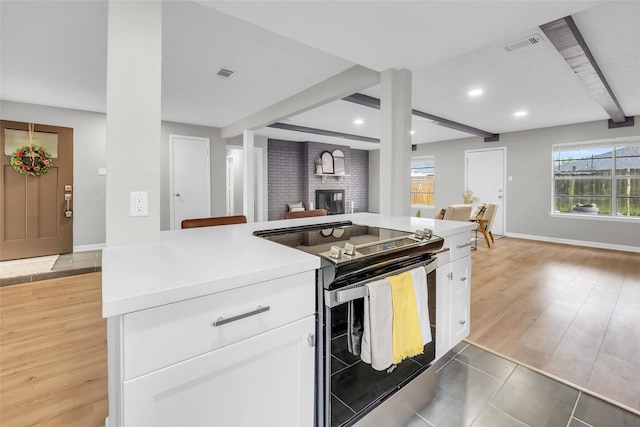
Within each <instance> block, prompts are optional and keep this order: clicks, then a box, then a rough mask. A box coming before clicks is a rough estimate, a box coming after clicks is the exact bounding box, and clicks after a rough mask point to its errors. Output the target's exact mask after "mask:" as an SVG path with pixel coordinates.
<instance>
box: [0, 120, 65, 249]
mask: <svg viewBox="0 0 640 427" xmlns="http://www.w3.org/2000/svg"><path fill="white" fill-rule="evenodd" d="M0 127H1V129H0V141H1V142H0V152H1V153H2V156H1V157H2V160H1V165H2V173H0V188H1V189H2V197H0V199H1V205H2V206H0V224H1V225H0V261H4V260H12V259H21V258H32V257H37V256H44V255H57V254H64V253H70V252H73V198H72V197H73V129H71V128H66V127H59V126H49V125H41V124H31V126H30V124H29V123H22V122H11V121H5V120H2V121H0ZM30 144H31V145H33V146H35V147H42V148H43V149H44V150H46V152H47V153H48V154H49V156H50V160H51V166H50V167H48V169H47V170H46V172H44V173H41V174H39V175H30V174H23V173H20V172H18V171H17V170H15V168H14V165H12V164H11V157H12V154H15V153H17V151H20V150H19V149H20V148H21V147H25V146H29V145H30ZM35 155H39V154H38V153H35ZM41 156H43V155H41ZM26 161H27V162H29V161H30V162H31V163H32V165H35V163H33V162H34V160H33V159H31V160H29V159H27V160H26ZM38 168H39V167H38ZM29 171H30V172H34V171H35V172H41V171H40V170H36V169H35V166H34V167H33V168H31V169H29ZM35 172H34V173H35Z"/></svg>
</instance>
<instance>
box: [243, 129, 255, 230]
mask: <svg viewBox="0 0 640 427" xmlns="http://www.w3.org/2000/svg"><path fill="white" fill-rule="evenodd" d="M242 139H243V141H242V154H243V156H242V157H243V158H244V165H242V168H243V179H242V212H243V215H244V216H246V217H247V222H254V221H255V218H254V217H255V215H254V212H255V200H256V196H255V188H254V184H253V183H254V182H255V181H256V171H255V160H254V158H255V155H254V149H253V148H254V146H255V143H254V132H253V131H252V130H245V131H244V132H243V133H242Z"/></svg>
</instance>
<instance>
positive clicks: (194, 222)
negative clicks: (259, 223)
mask: <svg viewBox="0 0 640 427" xmlns="http://www.w3.org/2000/svg"><path fill="white" fill-rule="evenodd" d="M246 222H247V217H246V216H244V215H231V216H215V217H210V218H193V219H183V220H182V222H181V223H180V226H181V227H182V228H196V227H212V226H215V225H229V224H244V223H246Z"/></svg>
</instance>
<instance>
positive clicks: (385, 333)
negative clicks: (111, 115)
mask: <svg viewBox="0 0 640 427" xmlns="http://www.w3.org/2000/svg"><path fill="white" fill-rule="evenodd" d="M366 286H367V288H368V291H369V296H368V297H365V301H364V321H363V323H364V331H363V334H362V349H361V353H360V358H361V359H362V361H363V362H365V363H369V364H371V367H372V368H373V369H375V370H377V371H383V370H385V369H387V368H389V367H390V366H391V365H393V341H392V332H393V328H392V327H393V305H392V301H391V283H390V282H389V280H387V279H383V280H378V281H375V282H372V283H369V284H367V285H366Z"/></svg>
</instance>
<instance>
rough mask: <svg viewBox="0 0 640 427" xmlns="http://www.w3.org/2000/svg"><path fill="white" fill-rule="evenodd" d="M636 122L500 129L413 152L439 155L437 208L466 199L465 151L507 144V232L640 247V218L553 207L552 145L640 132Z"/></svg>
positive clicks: (559, 239) (437, 143) (590, 244)
mask: <svg viewBox="0 0 640 427" xmlns="http://www.w3.org/2000/svg"><path fill="white" fill-rule="evenodd" d="M639 119H640V117H636V118H635V121H636V126H634V127H624V128H617V129H608V127H607V121H598V122H590V123H582V124H575V125H567V126H558V127H551V128H545V129H535V130H530V131H522V132H511V133H505V134H501V135H500V141H497V142H490V143H485V142H484V141H483V139H482V138H477V137H474V138H465V139H459V140H453V141H443V142H436V143H430V144H420V145H418V149H417V151H414V152H412V155H414V156H419V155H433V156H434V157H435V166H436V181H435V186H436V187H435V191H436V194H435V205H436V208H439V207H446V206H447V205H449V204H456V203H462V192H463V191H464V176H465V175H464V174H465V168H464V163H465V151H466V150H475V149H483V148H491V147H507V172H506V174H507V176H511V177H512V178H513V180H512V181H510V182H507V191H506V194H507V204H506V211H505V213H506V234H507V235H512V236H517V237H525V238H532V239H540V240H549V241H558V242H564V243H576V244H583V245H587V246H599V247H607V248H613V249H623V250H634V251H635V250H637V251H640V222H639V221H638V220H635V221H621V220H616V219H613V218H612V219H609V220H604V219H602V218H598V219H593V218H589V217H587V216H585V217H581V218H577V219H576V218H575V217H572V218H566V217H565V218H557V217H552V216H551V215H550V212H551V188H552V187H551V186H552V165H551V158H552V154H551V150H552V145H553V144H557V143H565V142H579V141H590V140H597V139H605V138H615V137H623V136H637V135H640V121H639Z"/></svg>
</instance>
